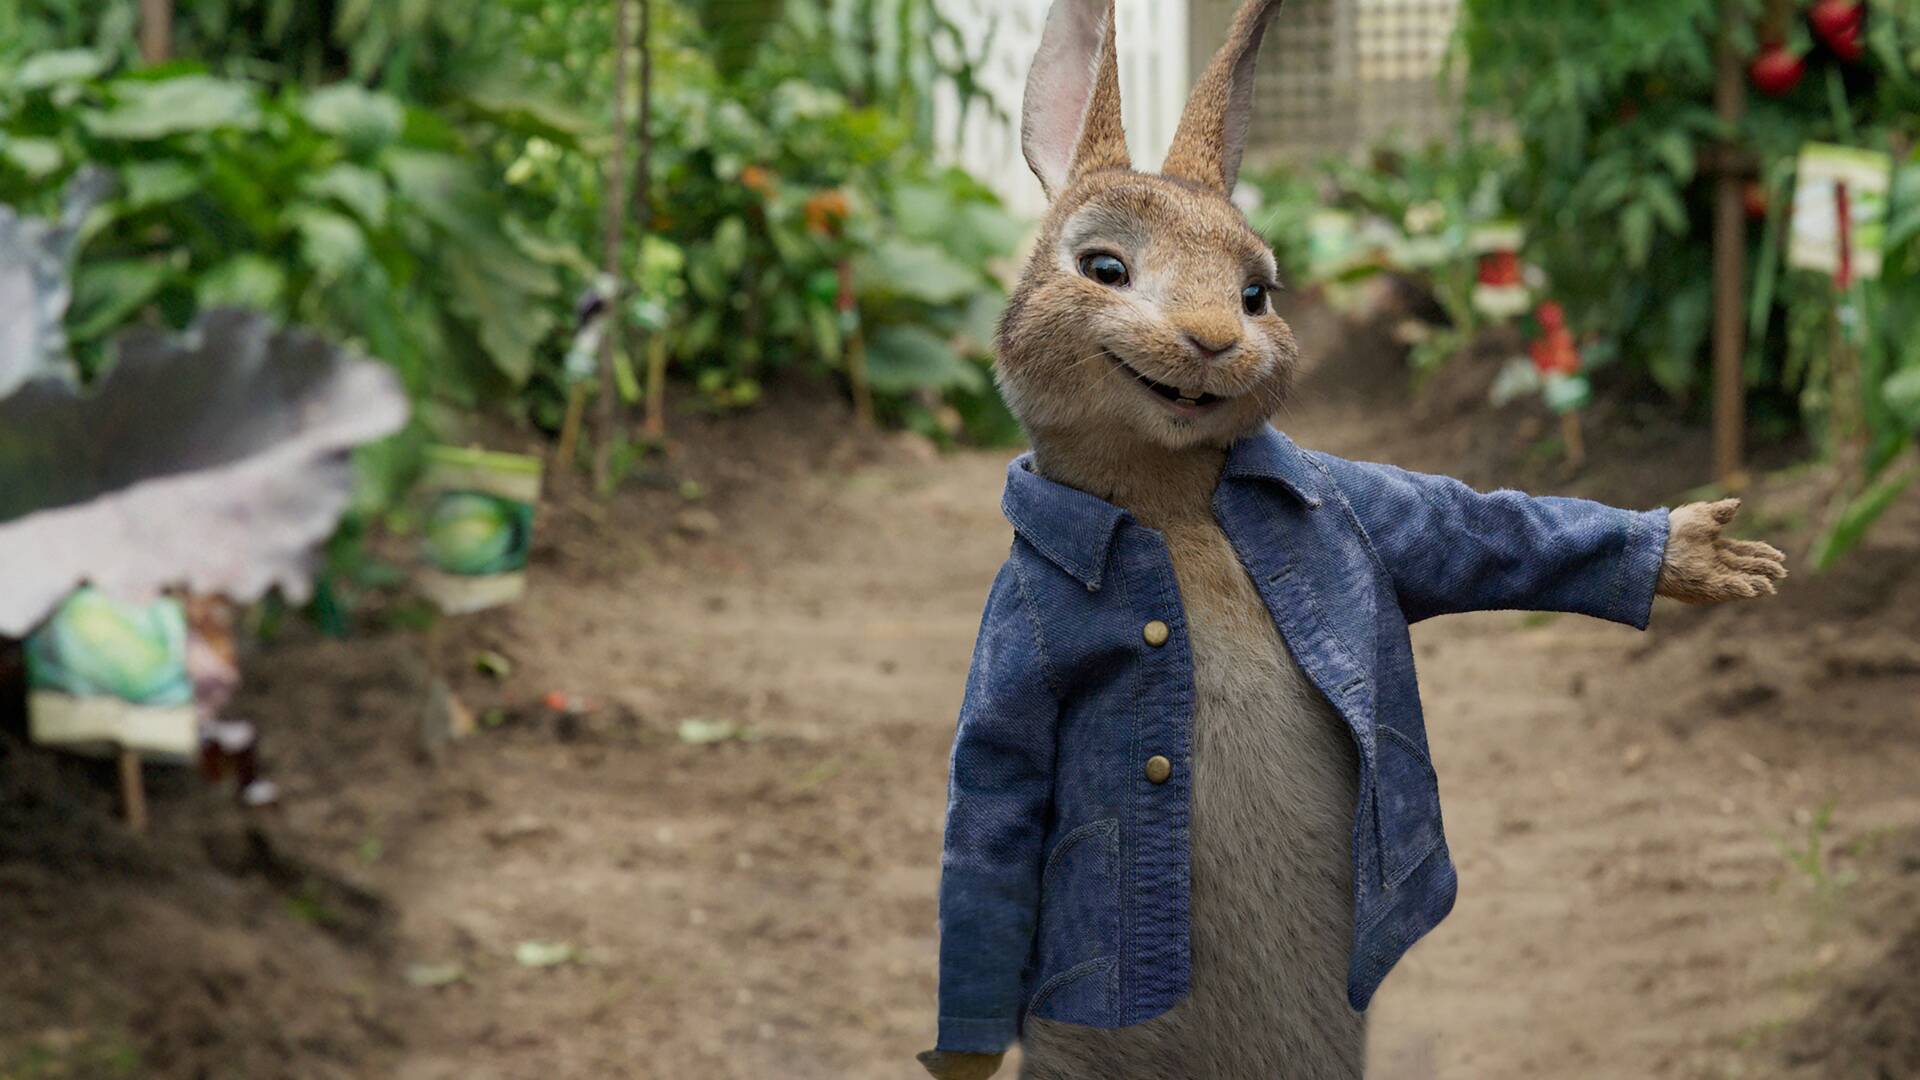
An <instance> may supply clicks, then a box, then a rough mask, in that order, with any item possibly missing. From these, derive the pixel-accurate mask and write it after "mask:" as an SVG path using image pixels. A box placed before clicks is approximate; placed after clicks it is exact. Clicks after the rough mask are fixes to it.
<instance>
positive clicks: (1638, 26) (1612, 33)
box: [1255, 0, 1920, 561]
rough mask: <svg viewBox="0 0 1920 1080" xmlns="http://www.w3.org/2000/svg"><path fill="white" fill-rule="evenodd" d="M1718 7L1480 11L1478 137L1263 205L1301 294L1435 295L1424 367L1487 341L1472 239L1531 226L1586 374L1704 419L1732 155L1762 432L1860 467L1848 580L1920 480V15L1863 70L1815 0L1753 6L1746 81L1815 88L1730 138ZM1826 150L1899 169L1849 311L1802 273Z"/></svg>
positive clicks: (1712, 0) (1756, 96)
mask: <svg viewBox="0 0 1920 1080" xmlns="http://www.w3.org/2000/svg"><path fill="white" fill-rule="evenodd" d="M1720 6H1721V5H1720V0H1620V2H1617V3H1612V4H1608V5H1605V6H1604V8H1603V9H1594V8H1592V7H1591V6H1585V7H1575V6H1567V5H1554V4H1539V3H1534V2H1531V0H1466V2H1465V3H1464V4H1463V8H1462V16H1461V24H1460V28H1459V31H1458V37H1457V40H1456V42H1455V50H1454V55H1455V57H1456V62H1455V64H1454V65H1453V69H1452V70H1451V71H1450V72H1449V77H1450V78H1459V79H1460V80H1461V81H1462V83H1463V85H1464V89H1465V95H1466V101H1467V105H1468V109H1467V112H1466V115H1465V116H1464V117H1463V120H1462V127H1461V130H1460V131H1459V133H1458V137H1457V138H1455V139H1454V140H1452V141H1451V142H1450V143H1449V144H1447V145H1445V146H1437V147H1434V148H1433V149H1431V150H1429V151H1425V152H1422V153H1417V154H1406V153H1377V152H1376V153H1375V154H1374V155H1373V156H1372V157H1371V158H1370V159H1369V160H1368V162H1367V164H1366V166H1365V167H1364V168H1356V167H1354V166H1351V165H1348V164H1346V163H1333V164H1330V165H1327V166H1324V167H1322V168H1320V169H1318V170H1316V171H1315V172H1314V173H1313V174H1312V175H1311V176H1308V175H1306V174H1301V173H1279V174H1273V175H1269V176H1265V177H1256V178H1255V180H1256V182H1257V185H1258V187H1259V189H1260V192H1261V194H1262V195H1263V196H1265V203H1266V205H1264V206H1263V207H1262V208H1261V209H1260V211H1259V212H1258V216H1257V217H1256V221H1264V222H1265V223H1266V225H1267V227H1266V229H1265V232H1266V233H1267V235H1268V237H1269V239H1271V240H1273V241H1274V242H1275V244H1276V245H1277V246H1278V247H1279V248H1280V254H1281V258H1282V261H1283V263H1286V262H1287V260H1288V259H1289V257H1290V254H1289V253H1290V251H1292V252H1301V253H1303V254H1300V255H1299V256H1297V259H1298V261H1297V264H1296V265H1295V269H1296V271H1297V272H1299V273H1301V274H1303V275H1304V280H1308V281H1338V280H1340V279H1341V278H1342V277H1343V276H1348V275H1352V274H1354V273H1358V272H1366V271H1367V270H1369V269H1377V268H1379V267H1383V266H1390V267H1392V268H1394V269H1400V270H1409V271H1413V272H1417V273H1419V274H1421V275H1422V276H1424V277H1425V278H1426V279H1427V280H1428V282H1429V283H1430V284H1431V285H1432V288H1433V292H1434V294H1435V296H1436V298H1437V299H1438V300H1439V302H1440V304H1441V306H1442V307H1443V308H1445V309H1446V311H1447V314H1448V316H1449V318H1450V320H1451V321H1452V322H1453V324H1454V326H1453V329H1452V330H1451V331H1447V332H1442V333H1439V334H1438V335H1436V336H1435V337H1434V338H1431V339H1429V340H1428V341H1425V342H1422V343H1420V344H1419V345H1417V346H1416V347H1415V349H1414V358H1415V361H1416V366H1417V367H1421V368H1423V369H1424V368H1427V367H1429V366H1430V365H1431V364H1432V363H1434V362H1436V361H1437V360H1438V359H1439V358H1441V357H1443V356H1445V355H1447V354H1450V353H1453V352H1457V351H1458V349H1459V347H1460V346H1461V345H1463V344H1464V343H1465V341H1466V340H1467V338H1468V336H1470V333H1471V331H1472V329H1473V318H1474V317H1473V314H1472V312H1471V307H1470V305H1469V304H1467V303H1464V302H1463V300H1464V297H1466V296H1467V295H1468V294H1469V293H1470V291H1471V280H1470V275H1471V267H1472V264H1473V257H1472V254H1471V252H1470V251H1468V250H1467V249H1466V248H1465V247H1463V246H1462V245H1460V244H1459V243H1458V242H1457V241H1458V239H1459V237H1460V236H1461V235H1462V232H1461V230H1462V228H1463V227H1464V228H1466V229H1471V227H1472V226H1473V225H1474V224H1476V223H1479V222H1484V221H1486V220H1490V219H1492V218H1495V217H1511V218H1513V219H1516V220H1517V221H1518V222H1519V223H1520V224H1522V225H1523V226H1524V227H1525V235H1526V247H1525V250H1524V252H1523V255H1524V257H1525V260H1526V262H1527V263H1528V264H1530V265H1531V266H1533V267H1535V268H1537V269H1538V271H1540V273H1541V278H1540V284H1542V285H1543V288H1542V289H1540V290H1538V291H1539V294H1540V296H1541V298H1542V299H1552V300H1556V301H1558V302H1560V303H1561V304H1562V305H1563V306H1564V308H1565V310H1566V314H1567V319H1568V323H1569V325H1570V327H1571V329H1572V331H1573V333H1574V334H1575V335H1576V337H1577V338H1578V339H1579V342H1580V351H1581V354H1582V357H1583V358H1584V360H1585V362H1586V365H1587V366H1588V367H1590V368H1593V367H1601V366H1606V365H1615V366H1616V369H1617V372H1618V374H1617V375H1616V376H1615V378H1617V379H1625V380H1628V381H1636V380H1644V382H1645V383H1646V384H1650V386H1653V387H1658V388H1659V389H1660V390H1662V391H1664V392H1665V393H1666V394H1668V395H1669V396H1671V397H1672V398H1674V399H1675V400H1677V401H1678V402H1680V403H1682V404H1683V405H1685V406H1686V407H1689V408H1691V409H1695V410H1700V409H1702V408H1703V406H1704V404H1705V402H1706V399H1707V398H1708V396H1709V395H1708V389H1709V384H1710V380H1711V363H1710V344H1711V343H1710V337H1711V324H1712V315H1713V272H1712V258H1713V245H1712V231H1713V203H1714V191H1715V181H1716V179H1717V173H1716V172H1715V169H1716V167H1717V166H1718V164H1719V163H1720V162H1722V161H1723V160H1727V159H1726V156H1725V155H1724V154H1723V153H1722V151H1721V144H1722V143H1723V142H1727V143H1731V144H1732V145H1733V146H1734V147H1736V148H1737V152H1738V155H1739V157H1740V158H1742V159H1744V160H1745V162H1746V163H1748V164H1749V165H1750V172H1751V175H1750V178H1749V180H1748V182H1747V183H1746V185H1745V188H1746V190H1745V199H1744V201H1745V203H1746V204H1747V210H1748V215H1749V229H1750V233H1749V244H1748V259H1749V265H1748V276H1747V282H1748V303H1747V309H1748V310H1747V316H1748V329H1749V335H1748V336H1749V345H1748V356H1747V362H1746V376H1747V382H1748V386H1749V400H1750V409H1751V412H1752V416H1751V421H1752V424H1753V426H1754V429H1755V430H1756V431H1757V432H1761V433H1763V434H1766V435H1771V436H1773V437H1780V436H1783V435H1786V434H1790V433H1791V432H1792V431H1793V430H1795V429H1804V430H1806V431H1807V432H1808V433H1809V434H1810V435H1811V436H1812V437H1813V438H1814V440H1815V442H1816V444H1817V445H1821V446H1824V447H1826V448H1827V449H1828V451H1829V452H1830V453H1832V454H1833V456H1834V457H1835V460H1836V461H1839V462H1841V463H1842V464H1844V465H1847V466H1848V467H1849V468H1853V465H1852V463H1853V462H1856V461H1857V462H1858V467H1857V468H1853V472H1854V473H1855V474H1854V475H1849V476H1847V477H1845V478H1844V480H1843V483H1842V485H1841V487H1842V494H1843V496H1844V498H1843V504H1842V505H1840V506H1838V507H1837V508H1836V509H1835V510H1834V511H1833V512H1832V513H1830V514H1829V521H1828V523H1827V524H1828V528H1827V532H1826V536H1827V539H1826V541H1825V542H1823V545H1822V548H1821V559H1823V560H1827V561H1830V560H1831V559H1833V558H1837V557H1838V556H1839V554H1841V553H1842V552H1844V551H1845V550H1846V549H1847V548H1848V547H1849V546H1851V544H1852V543H1855V542H1857V540H1858V539H1859V536H1860V535H1861V534H1862V533H1863V532H1864V529H1865V526H1866V525H1867V524H1868V523H1870V522H1871V521H1872V519H1873V518H1874V517H1875V516H1876V515H1877V513H1878V512H1879V511H1880V510H1883V509H1884V508H1885V506H1886V505H1887V504H1888V503H1889V502H1891V500H1892V498H1893V497H1894V496H1896V495H1897V494H1898V493H1899V491H1900V490H1903V489H1904V488H1905V487H1906V486H1907V485H1908V484H1910V483H1911V482H1912V481H1913V480H1914V479H1915V478H1917V477H1920V468H1914V467H1907V466H1904V465H1901V464H1900V462H1901V461H1902V460H1904V459H1903V458H1902V455H1903V453H1904V451H1906V449H1907V448H1908V447H1909V446H1911V445H1912V442H1913V439H1914V436H1915V434H1916V432H1920V157H1916V155H1915V153H1914V147H1915V143H1916V140H1917V139H1920V7H1916V6H1915V5H1913V4H1910V3H1899V2H1891V0H1873V2H1869V3H1867V4H1865V5H1864V10H1865V11H1866V16H1865V22H1864V33H1863V35H1862V38H1861V40H1862V43H1863V48H1862V49H1861V52H1860V55H1859V56H1858V57H1857V58H1850V57H1844V56H1842V55H1840V53H1839V52H1838V51H1837V50H1836V49H1835V47H1834V46H1832V45H1829V44H1827V43H1825V42H1824V41H1823V40H1822V38H1821V37H1820V36H1819V35H1818V34H1816V33H1815V32H1814V31H1813V29H1812V27H1811V25H1810V23H1809V22H1808V15H1809V9H1810V5H1809V4H1807V3H1804V2H1802V0H1791V2H1786V3H1780V4H1772V3H1765V2H1762V0H1748V2H1746V3H1744V5H1743V7H1744V9H1745V17H1744V18H1743V19H1742V20H1741V22H1740V24H1739V25H1738V26H1736V27H1735V28H1734V35H1733V37H1734V47H1735V49H1736V50H1737V51H1738V52H1739V54H1740V56H1741V57H1742V58H1743V71H1742V78H1743V79H1749V80H1751V76H1750V75H1749V73H1748V72H1747V71H1746V70H1745V65H1746V63H1747V62H1750V61H1751V60H1752V59H1753V58H1754V57H1755V55H1756V53H1757V52H1758V51H1759V50H1761V49H1762V48H1764V47H1766V46H1765V45H1764V44H1763V42H1764V43H1777V44H1778V45H1779V46H1780V47H1781V48H1783V49H1784V50H1786V51H1787V52H1788V53H1791V54H1793V55H1795V56H1799V57H1803V58H1804V61H1805V73H1804V77H1802V78H1801V79H1800V80H1799V82H1798V84H1797V85H1795V86H1793V87H1792V88H1791V89H1790V90H1788V91H1787V92H1785V93H1783V94H1780V95H1778V96H1775V95H1773V94H1769V93H1767V92H1763V90H1762V89H1761V88H1760V87H1759V86H1757V85H1755V84H1753V83H1752V82H1751V81H1749V84H1748V87H1747V97H1748V106H1747V114H1746V118H1745V119H1744V120H1743V121H1742V123H1741V124H1740V125H1739V126H1738V128H1737V129H1735V130H1727V129H1726V128H1725V127H1724V126H1723V125H1722V123H1721V122H1720V120H1719V119H1718V118H1717V116H1716V114H1715V112H1714V94H1713V90H1714V75H1715V39H1716V32H1717V29H1718V25H1719V9H1720ZM1542 57H1551V58H1552V63H1542V60H1541V58H1542ZM1808 142H1831V143H1840V144H1844V145H1850V146H1858V147H1865V148H1870V149H1875V150H1880V151H1885V152H1888V153H1890V154H1891V155H1892V156H1893V158H1894V160H1895V162H1896V167H1895V173H1894V180H1893V185H1894V186H1893V193H1892V198H1891V200H1890V202H1891V218H1890V221H1889V228H1888V232H1887V237H1886V247H1885V251H1886V270H1885V274H1884V276H1883V277H1882V278H1880V279H1878V280H1873V281H1867V282H1857V283H1855V284H1854V285H1853V286H1852V288H1851V289H1850V290H1848V292H1847V294H1846V295H1844V296H1842V295H1841V294H1840V293H1839V292H1838V291H1837V290H1836V288H1835V286H1834V284H1833V281H1832V280H1831V279H1830V278H1829V277H1827V276H1825V275H1822V274H1816V273H1811V272H1807V271H1801V270H1790V269H1788V268H1787V267H1786V265H1785V261H1786V246H1787V239H1788V233H1789V229H1788V217H1789V215H1790V211H1791V207H1792V202H1793V195H1794V185H1793V181H1794V167H1795V161H1796V158H1797V156H1798V154H1799V153H1800V150H1801V147H1802V146H1803V145H1805V144H1806V143H1808ZM1329 208H1334V209H1343V210H1347V211H1351V212H1352V213H1353V214H1355V215H1356V218H1357V219H1358V220H1359V221H1360V222H1361V224H1360V225H1358V226H1355V228H1357V230H1358V231H1359V233H1360V234H1361V235H1360V236H1359V238H1358V239H1357V240H1349V241H1348V242H1347V245H1346V246H1347V247H1350V248H1357V249H1359V257H1358V261H1357V262H1356V261H1355V259H1354V258H1353V257H1351V256H1352V252H1348V253H1347V254H1348V256H1349V257H1348V258H1346V259H1336V260H1332V261H1331V262H1330V263H1329V261H1328V260H1327V259H1325V258H1324V257H1316V256H1315V252H1316V251H1317V250H1318V249H1320V248H1323V247H1325V246H1326V245H1325V243H1324V242H1323V240H1321V239H1320V238H1318V237H1316V235H1315V232H1314V228H1313V224H1314V222H1315V221H1316V215H1318V214H1323V213H1325V212H1326V211H1327V210H1328V209H1329ZM1350 231H1353V230H1351V229H1350ZM1321 254H1322V256H1323V255H1324V253H1321ZM1836 344H1839V345H1844V350H1843V351H1842V352H1840V353H1838V354H1836ZM1836 355H1841V356H1842V357H1843V358H1845V362H1843V363H1839V364H1836V363H1835V356H1836Z"/></svg>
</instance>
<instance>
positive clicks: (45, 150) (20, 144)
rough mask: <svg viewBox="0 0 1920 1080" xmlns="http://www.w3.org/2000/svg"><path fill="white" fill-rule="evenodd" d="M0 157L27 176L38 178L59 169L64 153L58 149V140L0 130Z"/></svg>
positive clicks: (63, 159) (49, 174) (64, 156)
mask: <svg viewBox="0 0 1920 1080" xmlns="http://www.w3.org/2000/svg"><path fill="white" fill-rule="evenodd" d="M0 158H4V159H5V160H7V161H8V162H10V163H12V165H13V167H14V168H16V169H19V170H20V171H21V172H23V173H26V174H27V176H28V178H30V179H33V180H40V179H44V178H45V177H48V176H51V175H53V174H54V173H56V172H58V171H59V169H60V166H61V164H62V163H63V162H64V161H65V160H66V153H65V152H64V151H62V150H61V149H60V144H59V142H57V141H55V140H53V139H42V138H36V137H34V136H30V135H8V134H6V133H5V132H0Z"/></svg>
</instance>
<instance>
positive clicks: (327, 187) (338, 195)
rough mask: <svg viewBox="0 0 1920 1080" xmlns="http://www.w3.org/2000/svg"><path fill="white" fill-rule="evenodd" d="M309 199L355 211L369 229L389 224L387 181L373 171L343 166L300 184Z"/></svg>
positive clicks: (316, 175)
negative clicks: (326, 201)
mask: <svg viewBox="0 0 1920 1080" xmlns="http://www.w3.org/2000/svg"><path fill="white" fill-rule="evenodd" d="M300 186H301V188H302V190H304V191H305V193H306V194H307V195H308V197H310V198H317V199H331V200H333V201H335V202H337V203H339V204H340V205H342V206H344V207H346V208H347V209H348V210H351V211H353V214H354V216H355V217H358V218H359V219H360V220H361V221H362V222H364V223H365V224H366V225H367V227H368V228H371V229H379V228H383V227H384V226H385V225H386V223H387V181H386V178H385V177H383V176H381V175H380V174H379V173H377V172H374V171H373V170H372V169H368V168H365V167H363V166H360V165H354V164H351V163H348V162H341V163H340V164H338V165H335V166H333V167H332V168H329V169H327V170H325V171H324V172H319V173H315V174H313V175H311V176H308V177H306V178H304V179H303V180H301V182H300Z"/></svg>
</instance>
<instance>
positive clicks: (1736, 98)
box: [1713, 0, 1747, 491]
mask: <svg viewBox="0 0 1920 1080" xmlns="http://www.w3.org/2000/svg"><path fill="white" fill-rule="evenodd" d="M1744 11H1745V5H1744V4H1742V3H1741V0H1720V27H1719V39H1718V41H1717V42H1716V50H1715V51H1716V57H1715V61H1716V71H1715V75H1714V88H1713V104H1714V112H1715V114H1716V115H1717V116H1718V117H1719V119H1720V123H1721V125H1722V126H1723V127H1724V128H1726V130H1727V131H1728V132H1729V137H1731V133H1732V132H1735V131H1737V130H1739V126H1740V122H1741V121H1742V120H1743V119H1744V118H1745V117H1746V111H1747V89H1746V87H1747V84H1746V82H1745V79H1744V73H1743V72H1742V71H1741V63H1740V53H1739V49H1738V46H1737V44H1736V42H1735V35H1734V30H1735V28H1736V27H1737V26H1738V24H1739V21H1740V19H1741V18H1742V17H1743V12H1744ZM1734 154H1735V152H1734V148H1733V147H1732V146H1731V145H1729V146H1728V147H1727V149H1726V151H1725V153H1724V155H1723V157H1724V160H1726V161H1728V162H1730V161H1732V160H1733V158H1734ZM1741 183H1742V181H1741V178H1740V176H1739V175H1738V174H1737V173H1736V172H1735V171H1734V170H1733V169H1730V168H1722V169H1721V170H1720V174H1719V176H1718V177H1716V178H1715V180H1714V215H1713V471H1714V475H1715V476H1716V477H1717V478H1718V479H1719V481H1720V483H1721V485H1722V486H1723V487H1725V488H1726V489H1727V490H1729V491H1738V490H1739V489H1740V488H1741V487H1742V486H1743V484H1742V479H1743V477H1742V465H1743V459H1744V456H1745V443H1746V418H1747V403H1746V394H1747V388H1746V380H1745V378H1744V372H1743V370H1742V369H1743V368H1744V367H1745V360H1746V351H1747V344H1746V325H1745V319H1744V316H1745V313H1746V299H1745V292H1746V266H1747V222H1746V207H1745V206H1744V204H1743V200H1742V198H1741V191H1740V189H1741Z"/></svg>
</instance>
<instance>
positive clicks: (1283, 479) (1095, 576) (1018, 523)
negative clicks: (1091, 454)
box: [1000, 425, 1320, 591]
mask: <svg viewBox="0 0 1920 1080" xmlns="http://www.w3.org/2000/svg"><path fill="white" fill-rule="evenodd" d="M1315 475H1316V470H1315V467H1314V465H1313V463H1312V462H1310V461H1308V460H1307V457H1306V454H1305V452H1304V451H1302V450H1301V449H1300V448H1299V447H1297V446H1295V445H1294V444H1293V440H1291V439H1289V438H1287V437H1286V436H1285V435H1282V434H1280V433H1279V432H1278V431H1275V430H1274V429H1273V427H1272V426H1271V425H1262V426H1261V428H1260V430H1259V431H1256V432H1254V433H1253V434H1251V435H1248V436H1247V437H1246V438H1244V439H1241V440H1240V441H1239V442H1236V443H1234V444H1233V446H1232V447H1231V448H1229V449H1228V451H1227V465H1226V469H1225V470H1224V471H1223V472H1222V473H1221V478H1222V479H1223V480H1232V481H1247V480H1256V481H1265V482H1270V483H1274V484H1278V485H1279V486H1280V487H1281V488H1283V489H1285V490H1286V491H1287V492H1288V493H1289V494H1291V495H1292V496H1293V497H1294V498H1296V499H1298V500H1300V502H1301V503H1302V504H1304V505H1305V506H1306V507H1307V508H1308V509H1310V510H1311V509H1318V508H1319V506H1320V486H1319V484H1318V483H1316V482H1315ZM1000 509H1001V512H1002V513H1004V514H1006V515H1007V520H1008V521H1010V522H1012V523H1013V530H1014V532H1016V533H1018V534H1020V538H1021V539H1023V540H1025V541H1026V542H1027V543H1029V544H1032V545H1033V546H1034V548H1035V549H1036V550H1038V551H1039V552H1040V553H1041V554H1042V555H1045V556H1046V557H1047V558H1048V559H1049V560H1050V561H1051V562H1053V564H1054V565H1056V566H1058V567H1059V568H1060V569H1062V570H1064V571H1066V572H1067V573H1069V574H1071V575H1073V577H1074V578H1075V580H1077V581H1079V582H1080V583H1081V584H1082V585H1085V586H1086V587H1087V588H1088V589H1091V590H1096V591H1097V590H1098V589H1099V588H1100V581H1101V578H1102V576H1103V575H1104V574H1105V572H1106V567H1107V555H1108V553H1109V551H1110V550H1111V549H1112V547H1113V537H1114V534H1115V533H1116V532H1118V531H1119V528H1120V522H1122V521H1123V520H1127V519H1129V518H1130V517H1131V516H1132V515H1130V514H1128V513H1127V512H1126V511H1125V510H1123V509H1121V508H1120V507H1118V506H1115V505H1113V504H1112V503H1110V502H1107V501H1106V500H1105V499H1101V498H1099V497H1097V496H1094V495H1089V494H1087V493H1086V492H1084V491H1081V490H1079V489H1077V488H1070V487H1068V486H1066V485H1065V484H1061V483H1056V482H1055V481H1052V480H1049V479H1047V478H1046V477H1044V476H1041V475H1040V474H1039V473H1037V472H1035V471H1034V469H1033V455H1032V454H1030V453H1029V454H1022V455H1021V456H1020V457H1019V458H1017V459H1015V460H1014V462H1013V464H1011V465H1009V466H1007V490H1006V494H1005V496H1003V497H1002V499H1001V501H1000Z"/></svg>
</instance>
